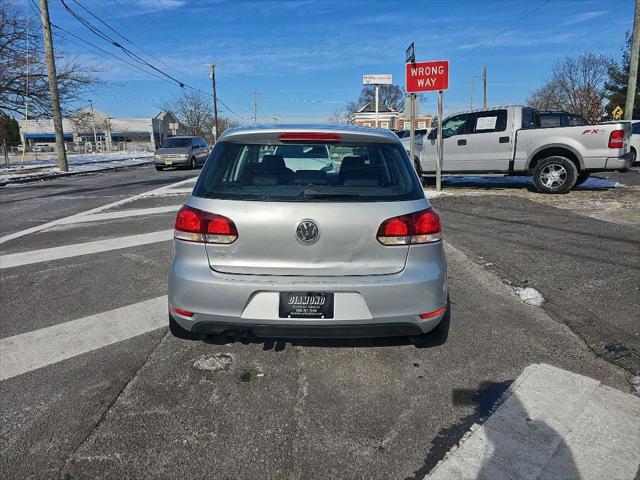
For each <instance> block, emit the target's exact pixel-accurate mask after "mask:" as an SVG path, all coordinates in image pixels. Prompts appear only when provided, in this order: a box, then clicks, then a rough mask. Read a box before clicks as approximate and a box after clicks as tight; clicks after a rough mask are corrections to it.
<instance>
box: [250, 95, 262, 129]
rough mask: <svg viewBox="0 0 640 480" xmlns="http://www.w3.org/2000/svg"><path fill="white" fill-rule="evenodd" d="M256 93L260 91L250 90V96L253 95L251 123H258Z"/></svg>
mask: <svg viewBox="0 0 640 480" xmlns="http://www.w3.org/2000/svg"><path fill="white" fill-rule="evenodd" d="M258 95H260V92H251V96H252V97H253V124H254V125H255V124H256V123H258Z"/></svg>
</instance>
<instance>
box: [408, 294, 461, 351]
mask: <svg viewBox="0 0 640 480" xmlns="http://www.w3.org/2000/svg"><path fill="white" fill-rule="evenodd" d="M450 325H451V302H450V301H449V300H447V311H446V312H445V313H444V316H443V317H442V320H440V323H439V324H438V326H437V327H436V328H434V329H433V330H431V331H430V332H427V333H424V334H422V335H416V336H414V337H410V338H409V339H410V340H411V343H413V344H414V345H415V346H416V347H418V348H425V347H437V346H439V345H444V344H445V343H446V341H447V338H449V327H450Z"/></svg>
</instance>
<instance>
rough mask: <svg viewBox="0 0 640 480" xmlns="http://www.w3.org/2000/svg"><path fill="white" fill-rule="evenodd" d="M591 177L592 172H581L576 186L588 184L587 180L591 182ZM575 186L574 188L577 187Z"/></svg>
mask: <svg viewBox="0 0 640 480" xmlns="http://www.w3.org/2000/svg"><path fill="white" fill-rule="evenodd" d="M590 176H591V173H590V172H580V173H579V174H578V179H577V180H576V185H582V184H583V183H584V182H586V181H587V180H589V177H590ZM576 185H574V187H575V186H576Z"/></svg>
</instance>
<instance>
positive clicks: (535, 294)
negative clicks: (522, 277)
mask: <svg viewBox="0 0 640 480" xmlns="http://www.w3.org/2000/svg"><path fill="white" fill-rule="evenodd" d="M514 291H515V293H516V295H517V296H518V297H520V300H522V301H523V302H524V303H526V304H527V305H533V306H534V307H539V306H541V305H542V304H543V303H544V297H543V296H542V294H541V293H540V292H539V291H537V290H536V289H535V288H531V287H514Z"/></svg>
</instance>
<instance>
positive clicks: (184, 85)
mask: <svg viewBox="0 0 640 480" xmlns="http://www.w3.org/2000/svg"><path fill="white" fill-rule="evenodd" d="M30 1H31V3H32V4H33V6H34V7H35V8H36V9H37V10H38V11H40V8H39V7H38V5H37V4H36V3H35V0H30ZM74 1H75V2H76V3H79V2H77V1H76V0H74ZM61 2H62V4H63V6H64V7H65V9H66V10H67V11H68V12H69V13H70V14H71V15H72V16H73V17H74V18H75V19H76V20H78V21H79V22H80V23H81V24H82V25H84V26H85V27H86V28H88V29H89V30H90V31H91V32H92V33H94V34H95V35H97V36H98V37H100V38H102V39H103V40H105V41H107V42H109V43H111V44H112V45H114V46H116V47H117V48H120V49H121V50H123V51H124V52H125V53H126V54H127V55H128V56H130V57H131V58H132V59H133V60H134V61H137V62H138V63H142V64H144V65H146V66H148V67H150V68H152V69H153V70H155V71H157V72H159V73H160V74H161V75H163V76H164V77H166V78H163V77H162V76H160V75H158V74H156V73H154V72H150V71H148V70H145V69H144V68H142V67H141V66H140V65H136V64H135V63H132V62H130V61H128V60H126V59H123V58H121V57H118V56H117V55H114V54H113V53H111V52H109V51H107V50H104V49H103V48H101V47H99V46H97V45H95V44H94V43H92V42H89V41H88V40H85V39H84V38H82V37H79V36H78V35H76V34H74V33H72V32H70V31H69V30H67V29H65V28H62V27H60V26H58V25H55V24H54V23H53V22H51V21H50V22H49V24H50V25H51V26H52V27H53V28H55V29H57V30H60V31H62V32H64V33H66V34H67V35H70V36H72V37H74V38H76V39H78V40H79V41H81V42H83V43H85V44H87V45H89V46H90V47H92V48H93V49H95V50H97V51H99V52H102V53H103V54H104V55H108V56H110V57H112V58H114V59H116V60H118V61H120V62H123V63H125V64H127V65H129V66H131V67H133V68H136V69H137V70H139V71H141V72H143V73H146V74H148V75H151V76H153V77H155V78H158V79H159V80H162V81H165V82H168V83H173V82H175V83H177V85H178V86H180V88H188V89H190V90H193V91H196V92H198V93H201V94H203V95H207V96H212V95H211V93H209V92H205V91H203V90H200V89H199V88H196V87H193V86H191V85H189V84H187V83H184V82H181V81H180V80H178V79H176V78H174V77H172V76H171V75H169V74H168V73H166V72H164V71H162V70H160V69H159V68H157V67H155V66H154V65H152V64H151V63H149V62H147V61H146V60H144V59H143V58H141V57H139V56H138V55H136V54H135V53H133V52H131V51H130V50H128V49H127V48H126V47H123V46H122V45H120V44H119V43H118V42H117V41H116V40H114V39H113V38H111V37H110V36H109V35H107V34H106V33H104V32H102V31H101V30H100V29H98V28H97V27H95V26H93V25H92V24H91V23H89V22H88V21H86V20H85V19H83V18H81V17H80V16H79V15H78V14H77V13H76V12H74V11H73V10H72V9H71V8H69V7H68V5H66V4H65V2H64V0H61ZM96 18H97V16H96ZM116 33H117V32H116ZM66 40H67V41H70V42H71V43H73V44H75V45H78V44H77V43H75V42H73V41H71V40H69V39H66ZM127 41H128V40H127ZM78 46H81V45H78ZM98 55H99V56H101V57H102V58H105V59H106V57H104V55H101V54H98ZM167 78H168V79H169V80H172V82H169V80H167ZM218 101H219V102H220V104H222V105H223V106H224V107H225V108H226V109H227V111H228V112H230V113H231V114H233V115H235V116H236V117H238V118H239V119H241V120H246V118H245V117H243V116H242V115H240V114H238V113H236V112H235V111H234V110H232V109H231V108H230V107H229V106H228V105H227V104H226V103H225V102H224V101H223V100H222V99H221V98H220V97H218Z"/></svg>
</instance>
